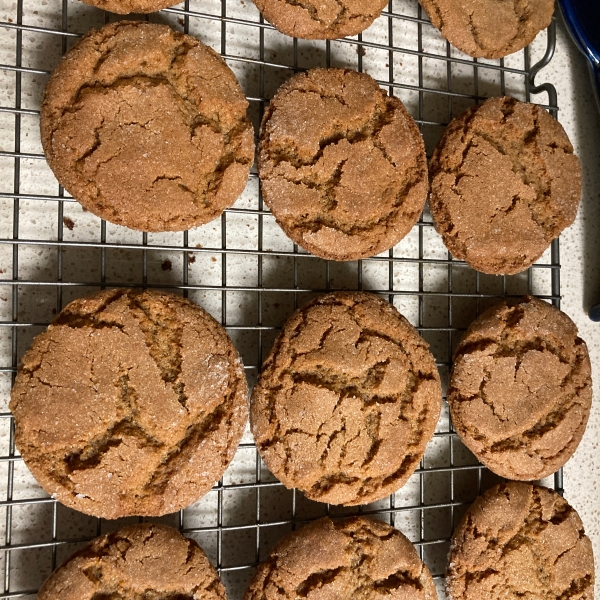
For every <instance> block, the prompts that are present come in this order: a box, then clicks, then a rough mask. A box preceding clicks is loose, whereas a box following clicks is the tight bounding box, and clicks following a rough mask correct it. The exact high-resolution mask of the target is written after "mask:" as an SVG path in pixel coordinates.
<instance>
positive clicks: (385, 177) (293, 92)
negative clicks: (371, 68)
mask: <svg viewBox="0 0 600 600" xmlns="http://www.w3.org/2000/svg"><path fill="white" fill-rule="evenodd" d="M258 170H259V176H260V179H261V184H262V192H263V197H264V200H265V203H266V204H267V206H268V207H269V208H270V209H271V212H272V213H273V214H274V215H275V218H276V219H277V222H278V223H279V225H280V226H281V227H282V228H283V230H284V231H285V232H286V234H287V235H288V236H289V237H290V238H291V239H292V240H293V241H294V242H296V243H297V244H300V245H301V246H302V247H303V248H306V250H308V251H309V252H311V253H312V254H315V255H317V256H320V257H322V258H327V259H332V260H355V259H359V258H366V257H368V256H373V255H375V254H378V253H380V252H383V251H384V250H387V249H389V248H391V247H392V246H393V245H394V244H396V243H397V242H399V241H400V240H401V239H402V238H403V237H404V236H405V235H406V234H407V233H408V232H409V231H410V229H411V228H412V226H413V225H414V224H415V223H416V222H417V220H418V218H419V216H420V214H421V211H422V210H423V206H424V204H425V200H426V197H427V192H428V187H429V182H428V176H427V159H426V157H425V147H424V144H423V138H422V137H421V134H420V132H419V130H418V128H417V126H416V124H415V122H414V121H413V119H412V117H411V116H410V115H409V114H408V112H407V111H406V109H405V108H404V105H403V104H402V102H400V100H398V99H397V98H393V97H389V96H388V95H387V94H386V92H385V91H383V90H382V89H381V88H380V87H379V86H378V85H377V82H376V81H375V80H374V79H373V78H372V77H370V76H369V75H365V74H362V73H357V72H355V71H351V70H349V69H313V70H311V71H308V73H300V74H298V75H295V76H294V77H292V78H291V79H290V80H289V81H287V82H286V83H285V84H284V85H283V86H281V88H279V90H278V92H277V94H275V97H274V98H273V100H272V101H271V104H270V105H269V107H268V108H267V110H266V111H265V115H264V118H263V122H262V126H261V132H260V148H259V158H258Z"/></svg>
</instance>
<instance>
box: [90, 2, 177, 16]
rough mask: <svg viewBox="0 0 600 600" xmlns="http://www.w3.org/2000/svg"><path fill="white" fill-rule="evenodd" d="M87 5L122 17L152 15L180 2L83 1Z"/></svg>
mask: <svg viewBox="0 0 600 600" xmlns="http://www.w3.org/2000/svg"><path fill="white" fill-rule="evenodd" d="M81 1H82V2H84V3H85V4H89V5H90V6H95V7H96V8H101V9H102V10H107V11H108V12H112V13H117V14H120V15H129V14H131V13H138V14H143V13H151V12H155V11H157V10H161V9H163V8H167V7H168V6H173V5H175V4H177V3H178V2H179V0H81Z"/></svg>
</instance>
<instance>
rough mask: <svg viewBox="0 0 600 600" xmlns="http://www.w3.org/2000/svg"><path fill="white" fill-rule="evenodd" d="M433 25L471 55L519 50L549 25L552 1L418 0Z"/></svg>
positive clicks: (497, 54)
mask: <svg viewBox="0 0 600 600" xmlns="http://www.w3.org/2000/svg"><path fill="white" fill-rule="evenodd" d="M419 2H420V3H421V6H422V7H423V8H424V9H425V11H426V12H427V15H428V16H429V19H430V20H431V23H432V24H433V26H434V27H436V28H437V29H439V30H440V32H441V34H442V35H443V36H444V37H445V38H446V39H447V40H448V41H449V42H450V43H451V44H452V45H453V46H456V47H457V48H458V49H459V50H461V51H462V52H466V53H467V54H469V55H470V56H473V57H475V58H502V57H503V56H507V55H509V54H512V53H513V52H517V51H518V50H522V49H523V48H525V46H527V45H528V44H530V43H531V42H533V40H534V38H535V36H536V35H537V34H538V33H539V32H540V31H542V30H543V29H546V27H548V25H550V21H551V20H552V15H553V14H554V0H468V1H467V2H465V0H419Z"/></svg>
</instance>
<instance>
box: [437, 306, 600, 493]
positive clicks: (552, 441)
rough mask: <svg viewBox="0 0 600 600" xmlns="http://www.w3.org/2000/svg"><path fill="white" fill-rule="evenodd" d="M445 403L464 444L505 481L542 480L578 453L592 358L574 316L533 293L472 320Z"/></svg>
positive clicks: (586, 411) (587, 406) (587, 404)
mask: <svg viewBox="0 0 600 600" xmlns="http://www.w3.org/2000/svg"><path fill="white" fill-rule="evenodd" d="M448 403H449V405H450V411H451V414H452V421H453V423H454V427H455V429H456V431H457V433H458V434H459V435H460V437H461V439H462V441H463V442H464V444H465V445H466V446H467V447H468V448H469V449H470V450H471V451H472V452H473V453H474V454H475V455H476V456H477V458H478V459H479V460H480V461H481V462H482V463H483V464H484V465H486V466H487V467H488V468H489V469H491V470H492V471H494V473H497V474H498V475H500V476H502V477H506V478H507V479H519V480H526V481H532V480H534V479H542V478H543V477H546V476H548V475H550V474H551V473H554V472H555V471H557V470H558V469H559V468H560V467H562V466H563V465H564V464H565V463H566V462H567V460H568V459H569V458H570V457H571V455H572V454H573V453H574V452H575V450H576V448H577V446H578V444H579V442H580V440H581V437H582V435H583V432H584V431H585V427H586V424H587V420H588V416H589V413H590V408H591V403H592V381H591V364H590V359H589V355H588V351H587V346H586V344H585V342H584V341H583V340H582V339H581V338H579V337H577V327H576V326H575V324H574V323H573V321H571V319H570V318H569V317H568V316H567V315H566V314H565V313H563V312H561V311H560V310H558V309H556V308H554V307H553V306H551V305H550V304H547V303H546V302H543V301H542V300H538V299H536V298H533V297H531V296H526V297H525V298H523V299H522V300H521V301H520V302H519V303H518V304H517V305H516V306H513V307H509V306H507V305H506V304H504V303H502V304H499V305H497V306H495V307H492V308H491V309H489V310H488V311H486V312H485V313H483V314H482V315H481V316H480V317H479V318H478V319H476V320H475V321H474V322H473V323H472V324H471V326H470V327H469V329H468V330H467V333H466V334H465V336H464V337H463V339H462V340H461V342H460V344H459V346H458V348H457V349H456V353H455V357H454V366H453V368H452V373H451V376H450V387H449V389H448Z"/></svg>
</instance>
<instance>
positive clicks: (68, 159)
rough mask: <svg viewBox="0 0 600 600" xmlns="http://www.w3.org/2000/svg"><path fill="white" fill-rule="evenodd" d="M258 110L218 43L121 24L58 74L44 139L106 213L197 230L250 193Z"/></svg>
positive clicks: (51, 157)
mask: <svg viewBox="0 0 600 600" xmlns="http://www.w3.org/2000/svg"><path fill="white" fill-rule="evenodd" d="M72 65H75V66H74V67H73V68H72ZM247 106H248V102H247V100H246V98H245V96H244V94H243V92H242V90H241V88H240V87H239V84H238V82H237V80H236V78H235V76H234V74H233V73H232V72H231V71H230V70H229V68H228V67H227V65H226V64H225V63H224V61H223V60H222V59H221V57H220V56H219V55H218V54H217V53H215V52H213V51H212V50H211V49H210V48H208V47H207V46H204V45H203V44H201V43H200V42H199V41H197V40H195V39H194V38H191V37H189V36H185V35H183V34H179V33H176V32H174V31H173V30H171V29H170V28H168V27H166V26H163V25H155V24H149V23H135V22H134V23H128V24H127V23H126V22H121V23H115V24H111V25H107V26H105V27H104V28H103V29H102V30H100V31H92V32H90V33H89V34H87V35H86V36H85V37H84V38H83V39H82V40H81V42H79V44H77V45H76V46H75V47H74V48H73V49H72V50H71V51H70V52H69V53H68V54H67V56H66V57H65V59H63V61H62V62H61V63H60V64H59V66H58V67H57V68H56V69H55V71H54V72H53V74H52V76H51V78H50V81H49V83H48V86H47V89H46V93H45V98H44V103H43V105H42V112H41V132H42V143H43V146H44V151H45V153H46V156H47V158H48V162H49V164H50V166H51V167H52V169H53V171H54V172H55V174H56V176H57V178H58V179H59V181H61V183H63V185H64V186H65V187H66V188H67V189H68V190H69V191H70V192H71V193H72V195H73V196H74V197H75V198H76V199H77V200H79V201H80V202H81V203H82V204H83V205H84V206H85V207H86V208H88V209H89V210H91V211H92V212H94V213H95V214H98V215H99V216H102V217H104V218H107V219H108V220H110V221H112V222H116V223H119V224H123V225H127V226H128V227H132V228H134V229H143V230H146V231H167V230H181V229H189V228H190V227H193V226H195V225H200V224H202V223H206V222H208V221H210V220H212V219H214V218H215V217H217V216H218V215H219V214H221V212H222V211H223V210H224V209H225V208H226V207H228V206H230V205H231V204H233V202H234V201H235V199H236V198H237V196H238V195H239V194H240V193H241V191H242V190H243V188H244V186H245V183H246V180H247V176H248V173H249V170H250V166H251V164H252V162H253V159H254V140H253V131H252V126H251V124H250V122H249V121H248V119H247V117H246V108H247ZM84 125H85V126H84Z"/></svg>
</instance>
